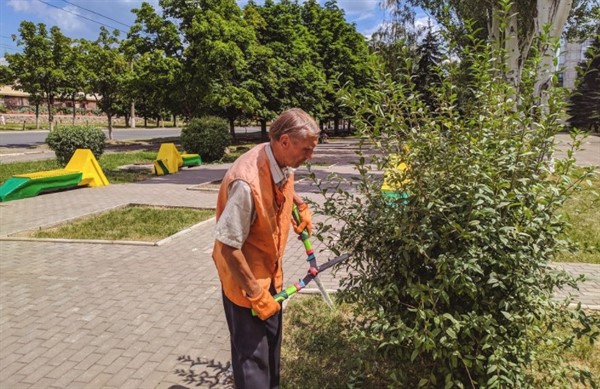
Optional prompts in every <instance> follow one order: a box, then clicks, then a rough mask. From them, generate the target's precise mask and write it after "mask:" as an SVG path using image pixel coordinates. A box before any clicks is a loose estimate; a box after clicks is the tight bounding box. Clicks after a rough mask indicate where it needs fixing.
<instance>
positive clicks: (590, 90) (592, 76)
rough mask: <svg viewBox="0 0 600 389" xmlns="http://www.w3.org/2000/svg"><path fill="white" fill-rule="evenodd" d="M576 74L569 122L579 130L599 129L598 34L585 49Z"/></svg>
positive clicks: (599, 39) (599, 79) (599, 40)
mask: <svg viewBox="0 0 600 389" xmlns="http://www.w3.org/2000/svg"><path fill="white" fill-rule="evenodd" d="M577 74H578V77H577V87H576V88H575V90H574V91H573V94H572V95H571V97H570V100H569V110H568V112H569V115H570V117H569V124H570V125H571V126H572V127H577V128H579V129H581V130H589V131H600V35H597V36H596V39H594V42H593V43H592V45H591V46H590V47H589V48H588V50H587V51H586V53H585V60H584V61H583V62H581V63H580V64H579V66H578V67H577Z"/></svg>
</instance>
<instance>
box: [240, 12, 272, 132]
mask: <svg viewBox="0 0 600 389" xmlns="http://www.w3.org/2000/svg"><path fill="white" fill-rule="evenodd" d="M243 11H244V20H246V22H247V23H248V25H249V26H251V27H252V29H254V32H255V34H256V38H257V45H255V46H254V53H253V54H252V55H251V61H250V63H249V67H250V69H252V70H253V77H252V84H250V85H248V88H249V89H250V90H251V91H252V93H253V94H254V96H255V97H256V99H257V101H258V104H259V107H258V109H256V110H255V111H254V117H255V118H256V119H258V121H259V122H260V127H261V136H262V138H263V140H267V138H268V135H267V121H269V120H271V119H273V118H274V117H275V116H277V114H278V113H279V112H280V111H281V108H282V105H281V100H280V98H279V93H278V91H279V90H280V89H281V88H282V81H281V80H280V79H279V78H278V77H277V75H276V73H275V70H276V68H277V66H278V61H277V58H276V57H275V53H274V51H273V49H272V48H270V47H269V46H268V45H267V44H266V43H265V42H266V41H267V38H266V37H265V36H264V34H265V33H266V32H267V22H266V21H265V19H264V17H263V15H262V14H261V9H259V7H258V6H257V5H256V3H255V2H254V1H252V0H250V1H249V2H248V3H247V4H246V6H245V7H244V10H243Z"/></svg>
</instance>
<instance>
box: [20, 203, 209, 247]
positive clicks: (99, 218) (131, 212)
mask: <svg viewBox="0 0 600 389" xmlns="http://www.w3.org/2000/svg"><path fill="white" fill-rule="evenodd" d="M214 214H215V212H214V211H213V210H207V209H195V208H182V207H155V206H142V205H129V206H126V207H123V208H117V209H114V210H110V211H107V212H104V213H101V214H98V215H89V216H85V217H82V218H80V219H76V220H72V221H69V222H68V223H65V224H62V225H59V226H56V227H53V228H48V229H44V230H39V231H35V232H34V233H32V236H33V237H35V238H61V239H101V240H135V241H148V242H154V241H158V240H161V239H164V238H167V237H169V236H171V235H173V234H175V233H177V232H179V231H181V230H184V229H186V228H188V227H191V226H193V225H195V224H197V223H199V222H201V221H204V220H208V219H210V218H211V217H213V216H214Z"/></svg>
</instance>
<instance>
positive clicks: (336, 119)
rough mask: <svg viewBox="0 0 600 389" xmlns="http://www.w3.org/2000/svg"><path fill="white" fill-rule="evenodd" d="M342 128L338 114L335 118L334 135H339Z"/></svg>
mask: <svg viewBox="0 0 600 389" xmlns="http://www.w3.org/2000/svg"><path fill="white" fill-rule="evenodd" d="M339 130H340V118H338V117H337V116H336V117H334V118H333V135H334V136H338V133H339Z"/></svg>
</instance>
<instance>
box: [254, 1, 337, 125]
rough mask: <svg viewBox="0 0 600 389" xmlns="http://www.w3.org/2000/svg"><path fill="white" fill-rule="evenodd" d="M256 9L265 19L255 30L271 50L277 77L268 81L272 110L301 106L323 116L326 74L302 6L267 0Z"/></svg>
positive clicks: (274, 73)
mask: <svg viewBox="0 0 600 389" xmlns="http://www.w3.org/2000/svg"><path fill="white" fill-rule="evenodd" d="M256 9H257V10H258V13H259V14H260V16H261V17H262V19H263V21H264V22H263V23H261V24H260V25H258V26H257V27H256V28H257V29H256V34H257V37H258V40H259V43H260V44H262V45H264V46H266V47H267V48H268V50H269V51H270V52H271V53H272V58H273V62H272V65H273V67H272V68H271V69H272V74H273V75H274V77H275V80H276V82H275V83H272V84H271V85H270V87H271V88H274V90H273V91H272V93H271V94H270V96H269V104H268V106H269V107H272V108H271V110H272V111H281V110H283V109H286V108H291V107H300V108H303V109H304V110H305V111H307V112H310V113H311V114H312V115H313V116H315V117H320V116H322V114H323V113H324V107H323V101H324V93H325V88H326V76H325V73H324V71H323V68H322V65H321V64H322V59H321V58H320V56H319V54H318V52H317V51H316V50H315V48H316V46H317V40H316V38H315V36H314V35H313V34H311V32H310V31H309V29H308V28H307V27H306V26H305V25H304V23H303V20H302V14H301V7H300V6H299V5H298V3H297V2H292V1H289V0H282V1H280V2H278V3H275V2H274V1H272V0H267V1H265V3H264V5H263V6H262V7H256ZM267 119H268V118H261V121H262V122H263V123H266V120H267Z"/></svg>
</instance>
